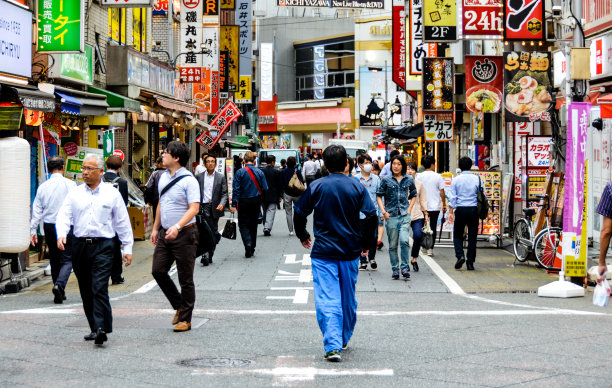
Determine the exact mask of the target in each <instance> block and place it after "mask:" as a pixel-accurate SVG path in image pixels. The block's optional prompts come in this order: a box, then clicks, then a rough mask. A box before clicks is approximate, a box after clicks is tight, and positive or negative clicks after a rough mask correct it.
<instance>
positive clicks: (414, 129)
mask: <svg viewBox="0 0 612 388" xmlns="http://www.w3.org/2000/svg"><path fill="white" fill-rule="evenodd" d="M387 136H389V137H392V138H395V139H403V140H407V139H418V138H419V137H421V136H423V123H418V124H415V125H404V126H401V127H395V128H389V129H387Z"/></svg>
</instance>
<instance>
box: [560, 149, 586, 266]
mask: <svg viewBox="0 0 612 388" xmlns="http://www.w3.org/2000/svg"><path fill="white" fill-rule="evenodd" d="M588 176H589V161H588V160H585V161H584V203H583V204H582V230H581V231H580V240H579V241H576V245H577V244H579V245H580V248H579V249H580V250H579V251H577V252H576V253H577V254H576V255H574V256H565V276H572V277H584V276H586V263H587V253H588V247H587V242H588V241H587V240H588V238H587V202H588V201H587V198H588V197H587V182H588V179H587V177H588ZM574 239H575V240H578V239H577V238H575V237H574Z"/></svg>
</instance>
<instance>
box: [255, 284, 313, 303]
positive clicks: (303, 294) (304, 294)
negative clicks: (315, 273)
mask: <svg viewBox="0 0 612 388" xmlns="http://www.w3.org/2000/svg"><path fill="white" fill-rule="evenodd" d="M270 290H272V291H280V290H295V293H294V295H293V296H266V299H268V300H284V299H292V300H293V303H295V304H306V303H308V295H309V293H310V290H312V287H271V288H270Z"/></svg>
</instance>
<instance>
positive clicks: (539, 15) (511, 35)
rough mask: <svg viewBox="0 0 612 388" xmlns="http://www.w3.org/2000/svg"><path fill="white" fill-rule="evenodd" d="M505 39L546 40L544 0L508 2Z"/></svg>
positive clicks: (505, 17)
mask: <svg viewBox="0 0 612 388" xmlns="http://www.w3.org/2000/svg"><path fill="white" fill-rule="evenodd" d="M504 39H506V40H544V0H513V1H508V2H506V4H505V5H504Z"/></svg>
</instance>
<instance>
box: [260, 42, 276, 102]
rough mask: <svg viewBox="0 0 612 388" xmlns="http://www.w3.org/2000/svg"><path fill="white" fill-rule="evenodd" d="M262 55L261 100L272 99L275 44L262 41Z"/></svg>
mask: <svg viewBox="0 0 612 388" xmlns="http://www.w3.org/2000/svg"><path fill="white" fill-rule="evenodd" d="M259 51H260V55H261V75H260V83H261V86H260V88H259V89H260V93H261V95H260V97H259V99H260V100H261V101H272V95H273V94H274V92H273V85H272V80H273V75H272V69H273V68H274V67H273V63H274V46H273V44H272V43H261V44H260V48H259Z"/></svg>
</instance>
